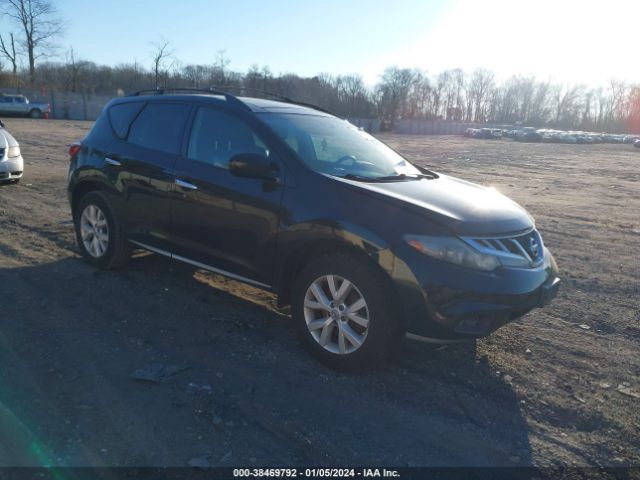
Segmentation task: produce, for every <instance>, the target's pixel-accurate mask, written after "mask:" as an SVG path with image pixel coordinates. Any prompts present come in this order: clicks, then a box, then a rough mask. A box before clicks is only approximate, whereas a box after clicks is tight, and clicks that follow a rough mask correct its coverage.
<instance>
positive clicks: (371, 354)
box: [292, 254, 399, 371]
mask: <svg viewBox="0 0 640 480" xmlns="http://www.w3.org/2000/svg"><path fill="white" fill-rule="evenodd" d="M331 279H332V280H331ZM344 281H347V282H349V283H350V285H351V286H350V287H348V285H347V286H345V285H344V283H343V282H344ZM330 282H332V283H333V285H330ZM343 287H345V288H344V291H343ZM318 290H320V291H321V293H319V292H318ZM345 292H346V295H345ZM323 294H324V297H323V296H322V295H323ZM319 297H320V298H319ZM334 299H335V300H337V302H333V303H331V302H332V300H334ZM361 300H362V301H364V306H361V305H363V304H362V301H361ZM358 307H359V308H358ZM349 310H351V312H350V313H349ZM397 311H398V309H397V307H396V298H395V292H392V290H391V287H390V285H389V281H388V280H387V279H386V278H385V277H384V275H383V274H382V272H380V271H378V270H377V269H376V268H375V266H374V265H371V264H368V263H367V261H366V260H363V259H359V258H357V257H356V256H353V255H349V254H329V255H324V256H321V257H318V258H316V259H314V260H312V261H311V262H310V263H308V264H307V265H306V266H305V267H304V268H303V270H302V271H301V272H300V274H299V275H298V277H297V278H296V280H295V285H294V287H293V292H292V314H293V319H294V322H295V323H296V328H297V330H298V334H299V336H300V339H301V341H302V343H303V345H304V346H305V348H306V349H307V350H308V351H309V352H310V353H311V354H312V355H313V356H314V357H315V358H316V359H318V360H319V361H320V362H321V363H323V364H325V365H327V366H328V367H330V368H333V369H335V370H344V371H359V370H363V369H367V368H371V367H373V366H375V365H376V364H377V363H379V362H380V361H381V360H382V359H384V358H385V356H386V355H387V353H388V352H389V351H390V349H391V347H392V346H394V344H395V340H397V338H398V336H397V335H396V333H397V331H398V330H399V328H397V327H398V325H399V316H398V314H397ZM354 319H355V320H354ZM308 325H313V326H312V327H311V328H310V327H309V326H308ZM341 336H342V337H343V338H342V340H340V337H341ZM349 339H353V341H351V340H349ZM323 344H324V345H323Z"/></svg>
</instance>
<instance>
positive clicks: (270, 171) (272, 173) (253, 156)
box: [229, 153, 278, 181]
mask: <svg viewBox="0 0 640 480" xmlns="http://www.w3.org/2000/svg"><path fill="white" fill-rule="evenodd" d="M276 170H277V168H276V167H275V165H274V164H273V162H272V161H271V160H269V159H268V158H267V157H266V156H264V155H260V154H259V153H239V154H238V155H234V156H233V157H231V160H230V161H229V172H231V174H232V175H236V176H237V177H245V178H262V179H263V180H272V181H276V180H277V179H278V177H277V176H276Z"/></svg>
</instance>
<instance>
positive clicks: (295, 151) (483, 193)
mask: <svg viewBox="0 0 640 480" xmlns="http://www.w3.org/2000/svg"><path fill="white" fill-rule="evenodd" d="M153 92H154V93H153V94H147V93H146V92H139V93H138V94H134V95H131V96H128V97H124V98H119V99H115V100H112V101H111V102H110V103H109V104H108V105H107V106H106V107H105V109H104V111H103V112H102V114H101V115H100V117H99V118H98V120H97V121H96V123H95V125H94V127H93V128H92V130H91V131H90V132H89V134H88V135H87V136H86V138H85V139H84V140H82V142H80V143H78V144H74V145H73V146H72V147H71V148H70V150H69V154H70V166H69V177H68V178H69V184H68V196H69V201H70V204H71V211H72V215H73V220H74V225H75V230H76V238H77V242H78V245H79V248H80V251H81V252H82V255H83V256H84V258H85V259H86V260H87V262H89V263H90V264H92V265H94V266H96V267H98V268H117V267H122V266H123V265H124V264H125V263H126V262H127V260H128V258H129V256H130V252H131V249H132V248H143V249H147V250H149V251H152V252H155V253H158V254H160V255H164V256H167V257H170V258H173V259H175V260H179V261H182V262H186V263H188V264H191V265H194V266H196V267H198V268H203V269H207V270H210V271H212V272H216V273H219V274H222V275H226V276H228V277H230V278H233V279H236V280H240V281H243V282H246V283H249V284H251V285H254V286H257V287H260V288H263V289H266V290H269V291H272V292H274V293H276V294H277V297H278V302H279V304H280V305H291V311H292V316H293V319H294V323H293V324H294V325H295V328H296V329H297V330H298V333H299V335H300V338H301V340H302V343H303V344H304V345H305V346H306V348H307V349H308V350H309V351H310V352H311V353H312V354H313V355H314V356H316V358H318V359H319V360H320V361H322V362H324V363H326V364H327V365H329V366H331V367H334V368H340V369H343V368H344V369H358V368H362V367H367V366H370V365H373V364H374V363H375V362H376V360H378V359H380V358H382V357H384V356H385V355H386V354H387V352H389V351H391V349H390V347H391V346H392V345H393V344H394V343H395V342H397V341H399V339H400V338H401V337H402V336H403V335H406V336H408V337H409V338H412V339H415V340H422V341H425V342H435V343H441V342H445V343H446V342H452V341H460V340H472V339H475V338H478V337H482V336H485V335H488V334H490V333H491V332H493V331H494V330H496V329H497V328H499V327H501V326H502V325H505V324H506V323H508V322H511V321H513V320H515V319H516V318H519V317H521V316H522V315H524V314H525V313H527V312H528V311H530V310H532V309H534V308H536V307H541V306H544V305H546V304H547V303H549V302H550V301H551V299H552V298H553V297H554V296H555V295H556V293H557V291H558V287H559V282H560V279H559V277H558V269H557V266H556V263H555V261H554V259H553V256H552V255H551V253H550V252H549V250H548V249H547V248H546V247H545V246H544V244H543V241H542V237H541V236H540V234H539V233H538V231H537V230H536V228H535V224H534V220H533V219H532V217H531V216H530V215H529V214H528V213H527V212H526V211H525V210H524V209H523V208H522V207H520V206H519V205H517V204H516V203H515V202H513V201H511V200H510V199H508V198H507V197H505V196H503V195H502V194H500V193H498V192H497V191H495V190H494V189H491V188H485V187H482V186H479V185H475V184H472V183H469V182H466V181H463V180H458V179H456V178H453V177H449V176H447V175H443V174H439V173H436V172H433V171H430V170H428V169H425V168H423V167H421V166H418V165H415V164H412V163H411V162H410V161H408V160H407V159H405V158H403V157H402V156H401V155H399V154H398V153H396V152H395V151H394V150H392V149H391V148H389V147H387V146H386V145H385V144H383V143H382V142H380V141H379V140H377V139H375V138H374V137H372V136H371V135H369V134H367V133H366V132H364V131H361V130H359V129H358V128H356V127H354V126H353V125H351V124H350V123H349V122H347V121H346V120H342V119H339V118H337V117H335V116H333V115H331V114H329V113H327V112H325V111H323V110H320V109H318V108H315V107H310V106H305V105H303V104H296V103H294V102H292V101H290V100H284V101H272V100H264V99H256V98H247V97H235V96H233V95H230V94H228V93H225V92H217V91H207V92H200V93H197V92H190V93H185V92H184V91H183V90H175V89H174V90H159V91H153ZM122 308H126V306H123V307H122ZM532 320H533V319H532Z"/></svg>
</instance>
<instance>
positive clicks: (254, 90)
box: [213, 85, 338, 117]
mask: <svg viewBox="0 0 640 480" xmlns="http://www.w3.org/2000/svg"><path fill="white" fill-rule="evenodd" d="M213 88H214V89H217V88H226V89H231V90H238V91H239V92H240V94H241V95H242V93H243V92H247V93H257V94H260V95H265V96H269V97H271V98H274V99H277V100H281V101H282V102H285V103H291V104H292V105H300V106H303V107H309V108H312V109H314V110H318V111H320V112H324V113H328V114H329V115H333V116H335V117H337V116H338V115H336V114H335V113H333V112H332V111H330V110H327V109H326V108H322V107H319V106H318V105H314V104H312V103H306V102H299V101H297V100H293V99H291V98H289V97H286V96H284V95H280V94H279V93H273V92H269V91H267V90H261V89H259V88H252V87H240V86H235V85H229V86H227V87H217V86H214V87H213Z"/></svg>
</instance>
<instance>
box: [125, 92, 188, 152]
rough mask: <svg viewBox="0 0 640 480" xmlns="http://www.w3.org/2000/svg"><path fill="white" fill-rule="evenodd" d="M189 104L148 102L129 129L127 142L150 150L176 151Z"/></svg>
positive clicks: (178, 147)
mask: <svg viewBox="0 0 640 480" xmlns="http://www.w3.org/2000/svg"><path fill="white" fill-rule="evenodd" d="M190 108H191V107H190V105H185V104H180V103H149V104H147V106H146V107H145V108H144V110H142V112H140V114H139V115H138V116H137V117H136V119H135V120H134V122H133V125H131V128H130V129H129V136H128V138H127V140H128V141H129V143H132V144H134V145H138V146H141V147H144V148H149V149H151V150H158V151H161V152H166V153H178V152H179V151H180V140H181V138H182V132H183V130H184V125H185V123H186V121H187V117H188V115H189V111H190Z"/></svg>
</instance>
